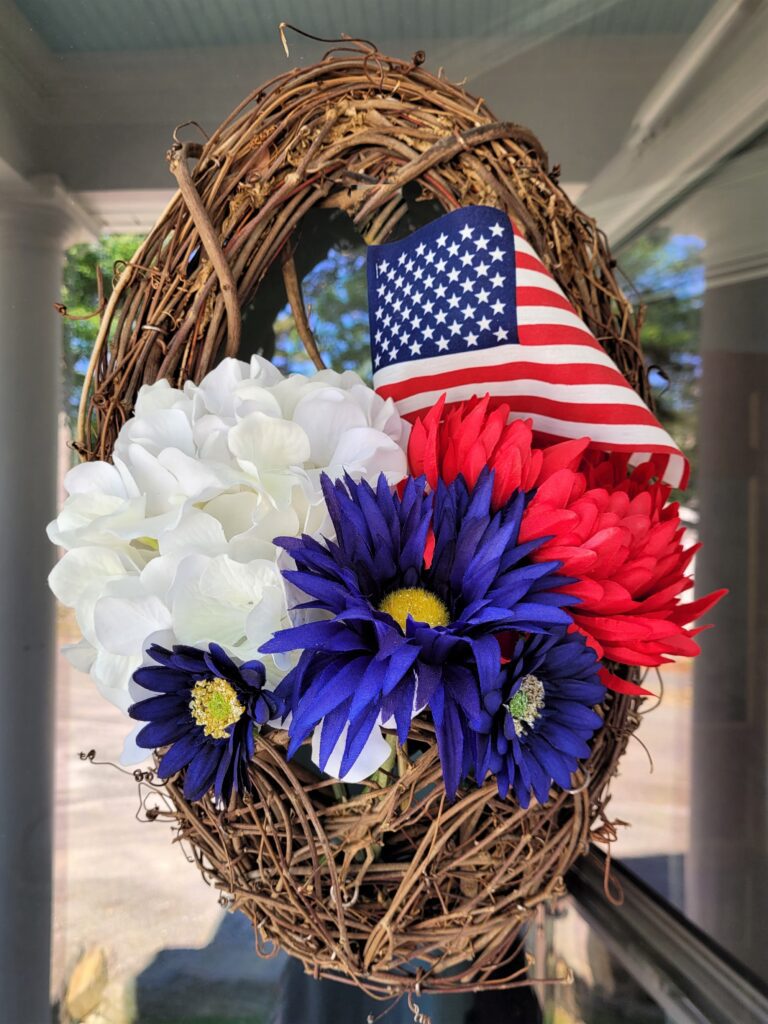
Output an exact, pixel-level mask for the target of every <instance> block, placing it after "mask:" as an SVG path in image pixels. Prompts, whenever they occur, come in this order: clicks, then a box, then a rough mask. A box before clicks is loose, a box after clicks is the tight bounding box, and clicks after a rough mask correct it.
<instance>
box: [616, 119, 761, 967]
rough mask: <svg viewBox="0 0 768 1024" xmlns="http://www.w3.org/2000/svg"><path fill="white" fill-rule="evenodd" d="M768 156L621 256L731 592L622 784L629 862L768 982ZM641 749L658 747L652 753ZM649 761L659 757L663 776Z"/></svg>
mask: <svg viewBox="0 0 768 1024" xmlns="http://www.w3.org/2000/svg"><path fill="white" fill-rule="evenodd" d="M767 196H768V145H766V141H765V140H764V139H761V140H758V141H757V142H756V143H755V144H754V145H753V146H752V147H750V148H749V149H748V150H747V151H746V152H743V153H741V154H739V155H738V156H736V157H734V158H733V159H732V160H730V161H729V162H728V163H727V164H725V165H724V166H723V167H722V168H721V169H720V170H719V171H718V172H717V173H716V174H715V175H713V176H712V177H711V178H710V179H709V180H708V181H707V182H705V183H704V184H702V185H701V187H700V188H698V189H697V190H696V191H695V192H693V193H692V194H691V195H689V196H688V197H687V198H686V199H685V201H683V202H682V203H680V204H679V205H678V206H676V207H675V208H674V209H673V210H670V211H669V212H668V213H667V214H666V215H665V216H664V217H662V218H661V219H660V220H659V221H658V222H657V223H656V224H654V225H653V226H652V227H651V228H650V229H649V230H648V231H646V232H645V233H644V234H643V235H642V236H641V237H638V238H636V239H635V240H634V241H632V242H631V243H630V244H629V245H627V247H626V248H625V249H624V250H623V251H622V252H620V253H619V262H620V264H622V265H623V267H624V269H625V271H626V272H627V274H628V276H630V277H632V278H633V279H634V284H635V286H636V287H637V289H638V291H639V298H640V300H641V301H642V302H643V303H645V304H646V307H647V319H646V329H645V332H644V335H643V340H644V344H645V348H646V354H647V357H648V360H649V362H650V363H653V364H656V367H657V368H656V369H653V370H652V371H651V376H652V380H653V381H654V383H655V384H656V385H657V395H658V408H659V413H660V415H661V417H662V419H663V420H664V421H665V423H666V424H667V425H668V427H669V429H670V431H671V432H672V434H673V435H674V436H675V438H676V440H677V441H678V443H679V444H680V445H681V447H682V448H683V449H684V450H685V452H686V454H687V455H688V456H689V458H690V460H691V463H692V470H693V472H692V482H691V487H690V488H689V490H688V491H687V492H686V494H685V495H683V496H681V501H682V503H683V519H684V522H685V523H686V525H687V526H688V532H689V535H690V537H689V540H690V542H691V543H694V542H696V541H701V542H702V543H703V549H702V551H701V552H700V553H699V554H698V555H697V556H696V565H695V571H696V578H697V588H698V592H699V593H701V594H704V593H707V592H708V591H710V590H713V589H715V588H717V587H728V588H729V589H730V594H729V595H728V597H727V598H726V599H725V600H724V601H722V602H721V604H720V606H719V607H718V608H716V609H715V610H714V612H713V613H712V614H711V615H710V616H708V619H709V621H711V622H712V623H713V624H714V626H715V628H714V629H713V630H712V631H711V632H707V633H704V634H702V636H701V638H700V642H701V647H702V654H701V656H700V658H699V659H698V660H697V661H696V662H695V664H694V663H692V662H690V661H686V660H678V661H677V662H676V663H675V664H673V665H668V666H665V667H663V668H662V670H661V674H660V679H659V680H658V681H657V680H656V678H655V677H654V676H652V675H649V676H648V683H649V688H650V689H654V690H655V692H662V689H663V698H662V700H661V702H660V704H658V706H656V707H654V706H653V703H654V702H647V703H648V706H647V707H645V708H643V709H642V711H643V723H642V727H641V729H640V731H639V734H638V740H639V741H640V742H639V743H635V742H633V743H632V744H631V745H630V749H629V751H628V752H627V756H626V757H625V759H624V761H623V762H622V764H621V767H620V774H619V777H618V778H617V779H616V780H615V783H614V785H613V794H614V795H613V801H612V803H611V811H612V813H613V815H614V816H616V817H618V818H621V819H625V820H626V821H628V822H631V823H632V828H631V829H627V830H625V831H623V832H622V835H621V838H620V842H619V843H618V845H617V851H618V853H619V855H620V856H621V857H622V858H623V859H624V861H625V863H626V864H627V865H628V866H630V867H631V868H633V870H634V871H636V872H637V873H638V874H639V875H640V876H641V877H642V878H643V879H644V880H645V881H646V882H647V883H649V884H650V885H652V886H653V887H654V888H655V889H656V890H657V891H658V892H659V893H661V894H662V895H663V896H665V897H666V898H667V899H669V900H670V901H671V902H672V903H674V904H675V906H677V907H678V908H679V909H681V910H683V911H684V912H685V913H686V914H687V915H689V916H690V918H691V919H692V920H693V921H694V922H695V923H696V924H697V925H699V926H700V927H701V928H702V929H703V930H704V931H705V932H707V933H708V934H709V935H710V936H711V937H712V938H713V939H715V940H716V941H717V942H719V943H720V944H721V945H722V946H724V947H725V948H726V949H727V950H728V951H729V952H731V953H732V954H733V955H735V956H736V957H737V958H739V959H740V960H742V961H743V963H744V964H746V965H748V966H749V967H751V968H752V969H753V970H754V971H755V972H758V973H760V972H761V971H762V970H764V966H765V949H766V942H768V931H767V930H766V921H767V920H768V918H767V917H766V912H765V904H764V900H765V893H766V887H765V877H766V867H767V858H768V848H767V847H766V810H767V807H768V804H767V801H766V788H765V786H766V759H767V756H768V737H767V736H766V722H767V721H768V719H767V717H766V676H765V665H766V654H767V653H768V652H767V651H766V639H767V637H768V633H767V632H766V617H767V616H768V588H767V587H766V573H765V566H766V554H765V552H766V542H767V541H768V535H767V534H766V524H767V523H768V517H766V497H767V496H768V464H767V463H766V454H767V453H768V436H767V435H766V397H767V396H768V332H767V330H766V328H768V289H766V274H767V273H768V265H767V264H766V250H767V249H768V245H767V244H766V243H767V242H768V214H766V197H767ZM641 744H643V745H644V746H645V747H647V751H648V752H647V753H646V751H645V750H644V749H643V748H642V746H641ZM649 758H650V759H652V761H653V774H651V773H650V763H649Z"/></svg>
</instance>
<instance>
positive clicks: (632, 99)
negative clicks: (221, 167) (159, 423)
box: [0, 0, 712, 229]
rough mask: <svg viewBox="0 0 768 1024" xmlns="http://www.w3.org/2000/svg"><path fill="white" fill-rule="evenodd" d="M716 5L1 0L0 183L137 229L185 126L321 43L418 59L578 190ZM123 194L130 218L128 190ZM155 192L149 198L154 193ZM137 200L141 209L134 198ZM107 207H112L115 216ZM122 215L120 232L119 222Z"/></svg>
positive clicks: (315, 51)
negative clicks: (356, 39)
mask: <svg viewBox="0 0 768 1024" xmlns="http://www.w3.org/2000/svg"><path fill="white" fill-rule="evenodd" d="M711 7H712V0H646V2H644V3H642V4H638V3H636V2H633V0H537V2H536V3H533V2H532V0H473V2H471V3H468V2H466V0H465V2H458V0H387V2H386V3H384V2H382V0H357V2H351V0H280V2H279V3H278V2H277V0H258V2H254V0H127V2H124V3H116V2H114V0H16V2H12V0H0V24H2V27H3V32H2V33H0V184H1V183H2V169H3V165H4V166H5V168H6V170H10V171H11V172H12V173H15V174H16V175H18V176H19V177H20V178H21V179H24V180H28V179H30V178H33V177H35V176H37V175H46V176H50V175H54V176H56V177H57V178H58V179H59V180H60V181H61V182H62V184H63V186H64V188H65V189H67V190H68V191H69V192H71V193H74V194H75V196H76V197H78V201H79V202H81V204H82V206H83V207H84V208H85V209H86V210H87V211H88V212H90V213H93V214H94V215H95V216H96V218H97V220H98V221H99V223H101V224H102V225H103V226H107V227H111V228H114V227H117V226H122V225H123V224H126V223H134V222H135V223H136V224H137V227H140V228H142V229H143V227H144V226H145V223H147V222H149V221H151V220H152V219H153V217H154V215H155V214H156V212H158V209H159V207H158V203H159V201H160V196H161V195H163V194H164V193H165V192H167V191H168V190H169V189H170V186H171V181H170V179H169V176H168V172H167V167H166V162H165V152H166V150H167V148H168V144H169V141H170V139H171V135H172V132H173V128H174V126H175V125H177V124H179V123H180V122H183V121H187V120H190V119H194V120H196V121H198V122H199V123H200V124H201V125H202V126H203V127H204V128H205V129H207V130H211V129H213V128H214V127H215V126H216V125H217V124H218V123H219V122H220V121H221V120H222V118H223V117H225V116H226V115H227V114H228V113H229V111H230V110H231V109H232V108H233V107H234V106H235V104H236V103H238V102H239V101H240V100H241V99H242V97H243V96H244V95H247V93H249V92H250V91H251V90H252V89H253V88H254V87H255V86H257V85H259V84H260V83H261V82H263V81H265V80H267V79H269V78H271V77H272V76H274V75H276V74H279V73H280V72H282V71H284V70H286V68H288V67H290V66H291V65H293V64H303V63H309V62H310V61H312V60H314V59H317V57H319V56H320V55H321V54H322V53H323V51H324V50H325V49H327V47H326V46H325V45H323V44H321V43H313V42H310V41H309V40H306V39H302V38H300V37H298V36H293V35H292V36H290V37H289V42H290V48H291V54H290V58H289V59H286V57H285V54H284V53H283V50H282V47H281V45H280V42H279V38H278V33H277V26H278V24H279V22H280V21H283V20H284V21H287V22H290V23H293V24H297V25H299V26H301V27H302V28H304V29H305V30H306V31H308V32H312V33H315V34H318V35H323V36H335V35H337V34H340V33H342V32H344V33H347V34H348V35H360V36H362V37H365V38H368V39H373V40H375V41H376V43H377V44H378V45H379V47H380V48H381V50H382V51H383V52H391V53H395V54H399V55H406V56H407V55H410V54H411V53H413V52H414V51H415V50H416V49H418V48H422V49H424V50H425V51H426V53H427V66H428V68H430V69H432V70H434V71H437V70H438V68H440V67H443V68H444V69H445V73H446V75H447V76H448V77H450V78H453V79H454V80H465V81H466V83H467V88H468V89H469V90H470V91H471V92H473V93H475V94H478V95H482V96H483V97H484V99H485V100H486V101H487V102H488V104H489V106H490V107H491V109H492V110H494V112H495V113H497V115H498V116H499V117H503V118H508V119H510V120H515V121H519V122H522V123H524V124H528V125H530V126H531V127H532V128H533V129H534V130H535V131H536V132H537V134H538V135H539V136H540V138H541V139H542V141H543V143H544V145H545V146H546V148H547V149H548V151H549V153H550V156H551V159H552V162H553V163H559V164H560V165H561V166H562V168H563V177H564V180H565V181H566V182H569V183H574V185H579V186H580V187H583V186H584V185H585V184H586V183H588V182H590V181H591V180H592V179H593V178H594V177H595V175H596V174H598V173H599V172H600V170H601V169H602V168H603V167H604V166H605V165H606V164H607V163H608V161H609V160H610V159H611V157H612V156H613V155H614V153H615V152H616V151H617V150H618V149H619V147H620V145H621V142H622V140H623V139H624V137H625V136H626V134H627V132H628V130H629V126H630V122H631V119H632V115H633V114H634V112H635V110H636V109H637V107H638V106H639V105H640V103H641V102H642V100H643V98H644V97H645V96H646V94H647V93H648V92H649V90H650V89H651V88H652V86H653V84H654V83H655V82H656V81H657V79H658V78H659V77H660V75H661V74H662V73H663V72H664V70H665V69H666V68H667V67H668V66H669V64H670V63H671V62H672V60H673V59H674V57H675V55H676V53H677V52H678V51H679V49H680V47H681V46H682V45H683V44H684V42H685V40H686V39H687V38H688V37H689V35H690V34H691V32H692V31H693V30H694V29H695V27H696V25H697V24H698V23H699V22H700V20H701V19H702V17H704V16H705V15H706V14H707V12H708V11H709V10H710V9H711ZM128 190H130V193H131V197H130V198H129V200H128V205H127V207H126V199H125V193H126V191H128ZM145 190H146V191H145ZM142 194H143V195H145V197H146V202H144V201H143V200H142V198H141V196H142ZM113 207H114V208H113ZM126 217H127V220H126Z"/></svg>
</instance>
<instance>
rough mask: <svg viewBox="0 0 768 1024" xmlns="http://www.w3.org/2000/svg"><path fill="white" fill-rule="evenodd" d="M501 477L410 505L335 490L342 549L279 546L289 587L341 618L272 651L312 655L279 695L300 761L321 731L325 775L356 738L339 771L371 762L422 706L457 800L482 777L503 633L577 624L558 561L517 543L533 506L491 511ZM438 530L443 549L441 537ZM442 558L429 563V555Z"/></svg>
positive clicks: (290, 541) (408, 493) (411, 495)
mask: <svg viewBox="0 0 768 1024" xmlns="http://www.w3.org/2000/svg"><path fill="white" fill-rule="evenodd" d="M492 490H493V479H492V476H491V475H490V474H488V473H487V472H486V473H484V474H483V475H482V476H481V477H480V479H479V481H478V483H477V485H476V486H475V488H474V489H473V490H470V489H469V488H468V487H467V485H466V484H465V482H464V480H463V478H461V477H459V478H458V479H457V480H455V481H454V482H453V483H452V484H450V485H448V486H446V485H444V484H442V483H441V484H439V485H438V489H437V491H436V493H434V494H431V493H428V492H427V490H426V484H425V481H424V479H423V478H421V479H419V480H414V479H409V480H408V482H407V484H406V486H405V488H404V490H403V493H402V497H400V496H398V495H397V494H393V493H391V491H390V489H389V487H388V485H387V482H386V479H385V477H384V476H383V475H382V476H381V477H380V478H379V481H378V484H377V487H376V489H375V490H374V489H373V488H372V487H371V486H370V485H369V484H368V483H366V482H361V483H356V482H355V481H353V480H351V479H349V478H347V479H346V480H345V481H344V482H342V481H337V482H336V483H335V484H334V483H332V482H331V481H330V479H328V478H327V477H324V479H323V493H324V495H325V501H326V505H327V507H328V512H329V514H330V518H331V520H332V521H333V525H334V528H335V531H336V539H335V540H334V541H331V540H325V541H324V542H323V543H320V542H319V541H317V540H314V539H313V538H311V537H308V536H303V537H300V538H295V537H294V538H290V537H284V538H278V539H277V541H276V543H278V544H280V545H281V546H282V547H284V548H285V550H286V551H287V552H288V553H289V554H290V555H291V556H292V557H293V559H294V561H295V563H296V569H295V570H287V571H286V572H285V576H286V578H287V579H288V580H289V581H290V582H291V583H292V584H294V585H295V586H296V587H298V588H299V589H300V590H301V591H303V592H304V593H306V594H307V595H308V596H309V598H310V600H309V601H308V602H306V603H305V604H304V605H301V606H300V607H302V608H306V609H313V610H315V611H318V612H324V613H327V615H328V617H327V618H323V619H321V620H320V621H312V622H308V623H305V624H303V625H296V626H294V627H292V628H289V629H285V630H282V631H280V632H278V633H276V634H275V636H274V637H273V638H272V639H271V640H270V641H268V642H267V643H266V644H265V645H264V646H263V647H262V651H263V652H268V653H279V652H286V651H291V650H301V651H302V654H301V656H300V658H299V662H298V665H297V666H296V668H295V669H293V670H292V671H291V672H290V673H289V674H288V675H287V676H286V678H285V679H284V680H283V682H282V683H281V684H280V687H279V688H278V691H277V692H278V694H279V695H280V696H282V697H284V698H285V700H286V705H287V707H288V708H289V709H290V710H291V711H292V720H291V723H290V727H289V735H290V745H289V750H288V755H289V756H293V754H294V753H295V752H296V750H297V749H298V747H299V746H300V745H301V744H302V743H303V742H304V741H305V740H306V738H307V737H308V736H309V734H310V733H311V732H312V730H313V729H315V727H316V726H317V725H318V724H319V723H320V722H321V721H322V722H323V729H322V735H321V742H320V758H319V761H320V767H321V768H324V767H325V764H326V762H327V760H328V758H329V756H330V754H331V752H332V751H333V749H334V747H335V746H336V744H337V742H338V741H339V738H340V737H341V734H342V732H343V731H344V729H345V728H347V732H346V739H345V742H344V752H343V755H342V760H341V770H340V774H341V775H344V774H345V773H346V772H347V771H348V770H349V769H350V767H351V766H352V765H353V764H354V762H355V761H356V759H357V758H358V756H359V754H360V751H361V750H362V748H363V746H364V744H365V742H366V740H367V739H368V737H369V735H370V733H371V730H372V729H373V727H374V725H375V724H376V723H377V721H381V722H385V723H386V722H388V721H390V720H394V723H395V725H396V729H397V736H398V740H399V742H400V743H403V742H405V739H406V737H407V735H408V730H409V726H410V722H411V718H412V716H413V713H414V709H418V708H424V707H428V708H429V710H430V711H431V713H432V718H433V720H434V724H435V730H436V735H437V743H438V750H439V754H440V759H441V763H442V769H443V775H444V778H445V786H446V791H447V793H448V795H449V797H453V795H454V794H455V793H456V790H457V788H458V786H459V783H460V781H461V779H462V778H463V777H464V775H465V774H466V773H467V771H468V770H469V769H470V768H471V760H472V751H473V749H474V748H473V747H472V746H471V745H470V743H469V737H470V736H471V735H472V734H473V733H474V732H476V731H481V732H482V731H487V730H488V729H489V728H490V727H491V724H492V716H491V715H490V714H489V712H488V711H487V710H486V709H485V708H484V707H483V705H482V701H481V697H480V695H481V692H485V691H488V690H489V689H490V688H491V687H492V686H493V684H494V682H495V680H496V678H497V676H498V670H499V664H500V649H499V643H498V640H497V636H498V635H499V634H501V633H508V632H509V631H510V630H513V631H516V632H518V631H524V632H526V633H546V632H547V631H549V630H551V629H552V628H556V627H563V626H566V625H567V624H569V623H570V621H571V620H570V617H569V615H568V613H567V612H566V611H565V610H564V608H563V606H564V605H567V604H569V603H571V601H572V600H573V599H572V598H569V597H567V596H566V595H564V594H562V593H560V592H558V591H557V589H556V588H558V587H562V585H563V584H564V583H565V582H568V581H566V580H565V579H564V578H563V577H561V576H558V575H557V569H558V567H559V563H558V562H539V563H538V564H532V563H531V562H530V560H529V559H528V557H527V556H528V555H529V554H530V552H531V551H532V550H534V548H535V547H537V546H538V544H540V543H541V541H533V542H530V543H526V544H518V543H517V535H518V530H519V527H520V519H521V516H522V513H523V509H524V505H525V500H526V499H525V495H523V494H517V495H516V496H515V497H513V499H512V500H511V501H509V502H508V504H507V505H505V506H504V507H503V508H502V509H500V510H499V511H498V512H495V513H494V512H493V511H492V509H491V497H492ZM430 530H433V531H434V538H432V536H431V534H430ZM432 539H434V547H433V550H430V553H431V558H430V557H429V556H428V558H427V560H426V561H425V549H427V547H428V541H429V548H430V549H431V548H432Z"/></svg>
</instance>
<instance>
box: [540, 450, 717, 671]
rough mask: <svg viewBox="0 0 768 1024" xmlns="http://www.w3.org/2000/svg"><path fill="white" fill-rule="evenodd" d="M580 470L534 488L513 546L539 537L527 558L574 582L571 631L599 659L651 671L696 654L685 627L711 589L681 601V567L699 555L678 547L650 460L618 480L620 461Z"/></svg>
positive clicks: (665, 491)
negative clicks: (551, 563) (553, 564)
mask: <svg viewBox="0 0 768 1024" xmlns="http://www.w3.org/2000/svg"><path fill="white" fill-rule="evenodd" d="M582 469H583V470H584V471H583V472H579V471H574V470H573V469H568V468H565V469H560V470H558V471H557V472H556V473H553V474H551V475H550V476H549V478H548V479H547V480H546V481H544V482H543V483H542V484H541V485H540V486H539V488H538V490H537V491H536V494H535V495H534V497H533V498H532V500H531V502H530V504H529V505H528V508H527V509H526V512H525V515H524V517H523V522H522V525H521V529H520V539H521V541H527V540H533V539H534V538H538V537H546V538H548V539H547V540H546V541H545V542H544V543H543V544H542V545H541V547H540V548H538V549H537V550H536V551H535V552H534V554H533V555H532V557H533V558H534V559H537V560H538V559H545V560H549V559H557V560H558V561H560V562H561V563H562V569H561V571H562V572H563V574H564V575H567V576H572V577H573V576H575V577H578V580H579V582H577V583H574V584H571V585H570V586H569V588H568V589H569V591H571V592H572V593H575V594H576V595H577V596H578V597H579V598H580V603H579V604H578V605H575V606H573V607H572V608H571V609H570V610H571V614H572V615H573V619H574V622H575V624H576V627H577V628H578V629H579V630H580V631H581V632H583V633H584V634H586V636H587V637H588V638H589V639H590V640H591V641H592V642H593V643H594V645H595V646H596V648H597V649H598V650H599V652H600V654H601V655H602V656H603V657H605V658H608V659H610V660H611V661H616V662H620V663H621V664H625V665H642V666H654V665H662V664H664V663H665V662H668V661H669V660H670V657H669V656H670V655H685V656H689V657H690V656H693V655H696V654H698V653H699V646H698V644H697V643H696V641H695V640H694V639H693V638H694V636H695V635H696V634H697V633H699V632H700V631H701V629H703V628H706V627H703V626H700V627H691V626H690V625H689V624H690V623H692V622H693V621H694V620H696V619H698V618H699V617H700V616H701V615H703V614H704V613H705V612H707V611H708V610H709V609H710V608H712V606H713V605H714V604H715V603H716V602H717V601H718V600H719V599H720V598H721V597H722V596H723V594H724V593H725V591H722V590H720V591H716V592H715V593H713V594H709V595H707V596H706V597H702V598H699V599H698V600H696V601H690V602H688V603H685V604H683V603H682V602H681V595H683V594H685V592H686V591H688V590H689V589H690V587H691V586H692V584H693V580H692V579H691V577H690V576H687V575H686V570H687V568H688V565H689V564H690V561H691V559H692V558H693V556H694V554H695V553H696V551H697V550H698V548H699V545H698V544H696V545H693V546H692V547H690V548H688V549H687V550H686V549H684V548H683V543H682V541H683V533H684V526H683V525H682V523H681V522H680V516H679V506H678V504H677V503H676V502H672V503H669V504H668V503H667V502H668V499H669V494H670V488H669V487H668V486H667V485H666V484H662V483H659V482H658V481H654V479H653V477H654V476H655V475H656V473H657V471H658V467H657V465H656V463H654V461H653V460H650V461H649V462H646V463H643V464H642V465H641V466H639V467H638V468H637V469H635V470H634V471H633V472H632V473H631V474H629V475H628V474H627V460H626V457H625V456H607V455H599V456H594V457H593V456H592V455H591V453H590V455H588V456H587V457H586V458H585V460H584V464H583V466H582Z"/></svg>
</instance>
